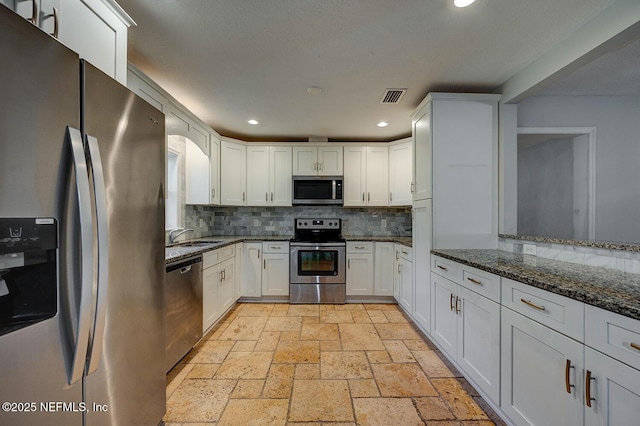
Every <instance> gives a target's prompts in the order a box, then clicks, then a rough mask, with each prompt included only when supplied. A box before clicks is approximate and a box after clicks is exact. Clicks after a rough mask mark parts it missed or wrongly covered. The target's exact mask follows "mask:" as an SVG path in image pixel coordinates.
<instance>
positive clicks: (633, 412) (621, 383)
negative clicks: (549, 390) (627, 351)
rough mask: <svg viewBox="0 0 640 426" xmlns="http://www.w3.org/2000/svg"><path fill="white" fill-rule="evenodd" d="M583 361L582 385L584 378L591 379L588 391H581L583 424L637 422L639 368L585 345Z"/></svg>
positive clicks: (639, 411)
mask: <svg viewBox="0 0 640 426" xmlns="http://www.w3.org/2000/svg"><path fill="white" fill-rule="evenodd" d="M584 364H585V368H586V372H585V376H584V377H585V387H586V384H587V380H588V381H589V382H590V383H589V392H587V391H586V389H585V392H584V400H585V401H584V403H585V419H584V420H585V422H584V423H585V425H586V426H626V425H637V424H638V423H640V420H639V419H640V371H638V370H636V369H634V368H631V367H629V366H627V365H626V364H623V363H621V362H619V361H616V360H615V359H613V358H610V357H608V356H606V355H603V354H601V353H600V352H598V351H595V350H593V349H591V348H589V347H586V348H585V357H584ZM581 377H582V376H581ZM587 398H589V405H590V406H588V405H587ZM592 398H593V399H592Z"/></svg>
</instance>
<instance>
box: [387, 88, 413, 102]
mask: <svg viewBox="0 0 640 426" xmlns="http://www.w3.org/2000/svg"><path fill="white" fill-rule="evenodd" d="M405 93H407V89H387V90H385V91H384V94H383V95H382V100H381V101H380V103H381V104H397V103H399V102H400V100H401V99H402V97H403V96H404V94H405Z"/></svg>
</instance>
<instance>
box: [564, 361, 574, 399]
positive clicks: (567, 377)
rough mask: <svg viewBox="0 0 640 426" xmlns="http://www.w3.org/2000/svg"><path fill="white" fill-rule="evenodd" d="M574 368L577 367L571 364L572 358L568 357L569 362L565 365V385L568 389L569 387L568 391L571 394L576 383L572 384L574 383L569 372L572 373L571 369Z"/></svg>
mask: <svg viewBox="0 0 640 426" xmlns="http://www.w3.org/2000/svg"><path fill="white" fill-rule="evenodd" d="M572 368H575V367H574V366H573V365H571V360H570V359H568V360H567V364H566V365H565V367H564V385H565V387H566V389H567V393H568V394H571V388H574V387H575V385H572V384H571V380H570V374H569V373H570V370H571V369H572Z"/></svg>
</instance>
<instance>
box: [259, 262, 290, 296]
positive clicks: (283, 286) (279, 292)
mask: <svg viewBox="0 0 640 426" xmlns="http://www.w3.org/2000/svg"><path fill="white" fill-rule="evenodd" d="M262 256H263V257H262V266H263V268H262V295H263V296H288V295H289V254H288V253H287V254H285V253H263V255H262Z"/></svg>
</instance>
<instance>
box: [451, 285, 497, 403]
mask: <svg viewBox="0 0 640 426" xmlns="http://www.w3.org/2000/svg"><path fill="white" fill-rule="evenodd" d="M456 303H457V307H458V310H459V312H458V319H457V321H458V331H457V334H458V336H457V338H458V341H457V348H456V361H457V362H458V364H459V365H460V367H461V368H462V370H463V371H464V372H465V373H467V374H468V375H469V377H470V378H471V379H472V381H473V382H475V383H476V385H478V386H479V387H480V388H481V389H482V390H483V391H485V392H486V393H487V395H489V397H490V398H491V399H492V400H493V401H496V402H497V401H499V400H500V305H499V304H498V303H496V302H494V301H492V300H489V299H487V298H486V297H483V296H480V295H479V294H477V293H474V292H472V291H470V290H467V289H466V288H464V287H461V286H458V299H456Z"/></svg>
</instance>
